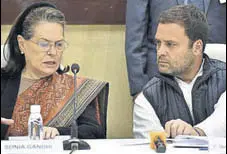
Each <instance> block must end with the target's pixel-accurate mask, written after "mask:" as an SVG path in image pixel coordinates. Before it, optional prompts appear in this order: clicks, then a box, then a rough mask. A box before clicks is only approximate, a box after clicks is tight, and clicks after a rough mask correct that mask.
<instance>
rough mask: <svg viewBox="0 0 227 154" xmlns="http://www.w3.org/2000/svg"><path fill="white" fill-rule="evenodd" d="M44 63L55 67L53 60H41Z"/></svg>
mask: <svg viewBox="0 0 227 154" xmlns="http://www.w3.org/2000/svg"><path fill="white" fill-rule="evenodd" d="M43 63H44V64H45V65H47V66H48V67H55V66H56V64H57V63H56V62H55V61H45V62H43Z"/></svg>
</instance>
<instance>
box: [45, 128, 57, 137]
mask: <svg viewBox="0 0 227 154" xmlns="http://www.w3.org/2000/svg"><path fill="white" fill-rule="evenodd" d="M58 135H60V134H59V132H58V130H57V129H56V128H53V127H43V139H50V138H51V139H53V138H54V137H55V136H58Z"/></svg>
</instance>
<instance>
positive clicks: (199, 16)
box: [159, 5, 208, 51]
mask: <svg viewBox="0 0 227 154" xmlns="http://www.w3.org/2000/svg"><path fill="white" fill-rule="evenodd" d="M159 23H162V24H169V23H175V24H179V25H181V26H183V27H184V28H185V33H186V35H187V36H188V37H189V39H190V41H191V45H192V44H193V43H194V42H195V41H196V40H199V39H201V40H202V41H203V51H204V49H205V45H206V41H207V39H208V23H207V20H206V16H205V14H204V13H203V12H202V11H200V9H199V8H197V7H195V6H194V5H177V6H174V7H172V8H170V9H168V10H166V11H163V12H162V13H161V14H160V17H159Z"/></svg>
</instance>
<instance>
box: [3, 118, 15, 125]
mask: <svg viewBox="0 0 227 154" xmlns="http://www.w3.org/2000/svg"><path fill="white" fill-rule="evenodd" d="M13 123H14V120H13V119H6V118H2V117H1V124H5V125H12V124H13Z"/></svg>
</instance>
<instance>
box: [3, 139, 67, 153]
mask: <svg viewBox="0 0 227 154" xmlns="http://www.w3.org/2000/svg"><path fill="white" fill-rule="evenodd" d="M63 151H64V150H63V142H62V141H61V140H23V141H19V140H18V141H3V140H2V141H1V152H3V153H17V154H18V153H43V154H44V152H46V153H47V152H49V153H50V152H63Z"/></svg>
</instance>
